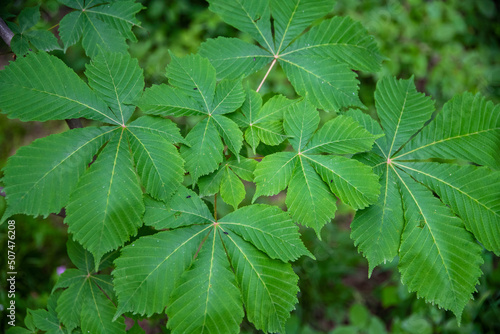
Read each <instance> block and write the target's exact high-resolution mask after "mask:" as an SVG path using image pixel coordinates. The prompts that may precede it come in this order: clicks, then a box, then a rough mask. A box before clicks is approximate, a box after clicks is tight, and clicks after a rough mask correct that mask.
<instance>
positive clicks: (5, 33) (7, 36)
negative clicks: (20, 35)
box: [0, 18, 14, 46]
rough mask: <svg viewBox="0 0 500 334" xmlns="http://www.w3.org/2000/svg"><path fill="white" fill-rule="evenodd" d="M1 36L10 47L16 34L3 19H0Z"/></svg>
mask: <svg viewBox="0 0 500 334" xmlns="http://www.w3.org/2000/svg"><path fill="white" fill-rule="evenodd" d="M0 36H2V39H3V40H4V42H5V43H6V44H7V45H8V46H10V41H11V40H12V37H14V33H13V32H12V30H10V28H9V27H8V26H7V24H6V23H5V21H4V20H2V18H0Z"/></svg>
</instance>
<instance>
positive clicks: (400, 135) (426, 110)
mask: <svg viewBox="0 0 500 334" xmlns="http://www.w3.org/2000/svg"><path fill="white" fill-rule="evenodd" d="M375 106H376V108H377V114H378V116H379V118H380V123H381V124H382V127H383V128H384V131H385V135H386V145H385V147H384V154H385V155H386V156H387V157H388V158H390V157H391V156H392V155H393V153H394V152H395V151H396V150H397V148H398V147H400V146H401V145H403V144H404V143H406V142H407V141H408V139H410V137H411V135H413V134H414V133H415V132H417V130H419V129H420V128H421V127H422V126H423V125H424V123H425V122H426V121H428V120H429V119H430V118H431V115H432V113H433V111H434V102H433V101H432V100H431V98H430V97H428V96H425V95H424V94H422V93H418V92H417V90H416V88H415V84H414V83H413V78H410V79H408V80H396V79H395V78H392V77H385V78H383V79H382V80H380V81H379V82H378V83H377V89H376V90H375Z"/></svg>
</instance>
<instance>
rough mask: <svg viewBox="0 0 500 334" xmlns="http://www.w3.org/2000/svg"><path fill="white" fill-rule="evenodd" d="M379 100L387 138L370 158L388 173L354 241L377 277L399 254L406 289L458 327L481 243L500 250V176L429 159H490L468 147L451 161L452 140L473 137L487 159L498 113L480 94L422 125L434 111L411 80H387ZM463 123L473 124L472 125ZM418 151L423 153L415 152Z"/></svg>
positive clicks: (360, 217)
mask: <svg viewBox="0 0 500 334" xmlns="http://www.w3.org/2000/svg"><path fill="white" fill-rule="evenodd" d="M375 98H376V99H377V108H378V110H377V111H378V113H379V118H380V119H381V122H382V126H383V127H384V132H385V134H386V140H385V141H381V140H380V139H379V140H378V141H377V143H378V144H377V145H378V147H379V149H378V150H377V151H374V152H372V153H370V155H369V156H365V157H364V158H363V161H367V162H368V161H370V162H371V164H372V165H373V166H374V168H375V169H376V170H378V171H379V172H380V174H381V180H382V193H381V195H380V197H379V200H378V202H377V203H376V204H375V205H374V206H371V207H369V208H367V209H364V210H362V211H360V212H358V213H357V215H356V217H355V218H354V220H353V222H352V225H351V228H352V234H351V237H352V238H353V239H354V241H355V244H356V245H358V247H359V250H360V251H362V252H363V254H364V255H365V256H366V257H367V259H368V261H369V264H370V272H371V270H373V268H374V267H375V266H377V265H378V264H380V263H382V262H385V261H391V260H392V259H393V258H394V257H395V256H396V255H399V268H400V272H401V274H402V280H403V283H405V284H407V285H408V287H409V289H410V290H411V291H416V292H417V294H418V295H419V296H422V297H425V299H426V300H427V301H430V302H433V303H436V304H437V305H439V306H441V307H444V308H446V309H449V310H452V311H453V312H454V313H455V314H456V315H457V318H458V319H459V320H460V315H461V313H462V310H463V308H464V306H465V304H466V303H467V301H468V300H469V299H470V297H471V293H472V292H473V291H474V290H475V285H476V284H477V280H478V277H479V276H480V274H481V271H480V269H479V265H480V264H481V263H482V259H481V251H480V247H478V245H477V243H476V242H475V240H474V237H475V238H476V239H477V240H479V241H480V242H481V243H482V244H483V246H484V247H486V248H487V249H489V250H492V251H494V252H497V253H498V251H499V248H498V246H499V240H500V239H499V238H500V237H499V234H498V226H499V225H500V219H499V201H498V199H499V198H500V188H499V187H498V186H496V185H498V172H494V171H492V170H491V169H488V168H487V167H476V166H473V165H462V166H461V165H458V164H451V163H437V162H431V161H429V160H428V159H429V158H434V157H436V158H440V157H443V156H446V157H447V158H448V159H454V158H458V159H466V160H469V161H470V162H475V163H480V162H482V163H485V162H486V161H490V162H492V160H487V159H486V158H484V157H483V155H481V154H478V153H477V148H476V149H474V150H472V148H471V146H468V145H463V146H461V147H460V150H461V153H459V154H457V155H456V156H453V155H451V154H450V153H451V152H454V151H456V148H454V149H453V150H450V149H449V148H450V147H451V143H452V142H454V143H455V144H457V143H458V142H460V140H463V141H464V142H465V143H467V139H463V138H467V137H469V136H470V137H471V141H473V142H474V143H476V144H478V143H480V144H481V146H482V147H483V148H484V152H493V151H495V148H494V146H495V145H497V138H498V136H500V131H499V130H498V120H499V119H500V112H499V111H500V109H499V108H498V107H494V106H493V105H492V104H491V103H486V101H485V100H484V98H482V97H480V96H477V95H476V96H473V95H472V94H464V95H460V96H457V97H455V98H453V99H452V100H451V101H450V102H448V103H447V104H445V106H444V107H443V109H442V110H441V111H440V112H439V113H438V114H437V115H436V118H435V119H434V120H432V121H430V123H428V124H427V125H425V126H424V124H425V123H426V122H427V121H429V120H430V119H431V116H432V113H433V111H434V108H433V104H432V102H431V100H430V99H429V98H428V97H425V96H424V95H423V94H419V93H417V92H416V89H415V86H414V84H413V82H412V80H411V79H410V80H396V79H394V78H385V79H383V80H381V81H380V82H379V83H378V85H377V92H376V94H375ZM467 115H468V116H467ZM473 115H476V116H477V120H476V118H475V117H476V116H473ZM461 117H465V118H466V119H474V121H473V122H467V124H466V121H465V120H464V119H462V118H461ZM495 126H496V128H497V129H495ZM422 127H423V128H422ZM417 132H419V133H418V134H417V135H416V136H414V134H415V133H417ZM381 139H383V138H381ZM447 142H449V143H447ZM401 145H403V146H402V147H401ZM439 145H442V147H443V150H442V151H440V150H439ZM457 145H460V144H457ZM469 145H470V143H469ZM431 146H433V149H428V150H427V151H426V152H427V154H426V155H424V150H425V149H426V148H427V147H431ZM407 147H410V148H411V149H408V148H407ZM457 147H458V146H457ZM420 149H421V150H422V153H421V154H420V155H411V154H413V153H414V152H416V151H418V150H420ZM434 152H436V153H434ZM477 156H481V157H482V158H480V159H476V157H477ZM406 159H411V160H410V161H408V160H406ZM419 159H422V160H420V161H419ZM476 160H477V161H476ZM426 187H427V188H426ZM428 188H430V190H432V191H434V192H435V193H436V194H437V196H438V197H436V196H434V194H433V193H432V191H430V190H429V189H428ZM455 215H456V216H455ZM470 232H472V233H470Z"/></svg>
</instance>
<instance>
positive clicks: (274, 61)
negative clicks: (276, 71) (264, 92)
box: [257, 58, 278, 93]
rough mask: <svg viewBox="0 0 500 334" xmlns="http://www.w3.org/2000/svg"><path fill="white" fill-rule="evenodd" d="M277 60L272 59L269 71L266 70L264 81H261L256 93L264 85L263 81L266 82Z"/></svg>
mask: <svg viewBox="0 0 500 334" xmlns="http://www.w3.org/2000/svg"><path fill="white" fill-rule="evenodd" d="M277 60H278V58H274V60H273V62H272V63H271V66H270V67H269V69H268V70H267V73H266V75H265V76H264V79H262V82H261V83H260V85H259V88H257V93H258V92H259V90H260V89H261V88H262V85H263V84H264V81H266V79H267V76H268V75H269V72H271V70H272V69H273V66H274V64H276V61H277Z"/></svg>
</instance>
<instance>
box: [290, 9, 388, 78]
mask: <svg viewBox="0 0 500 334" xmlns="http://www.w3.org/2000/svg"><path fill="white" fill-rule="evenodd" d="M302 2H304V1H302ZM314 2H318V1H314ZM322 2H323V6H328V2H329V1H322ZM304 3H305V2H304ZM319 6H321V4H320V3H317V4H315V5H314V7H312V6H311V7H312V8H310V9H309V11H315V10H316V8H318V9H320V8H321V7H319ZM331 6H332V5H331V1H330V8H331ZM281 7H283V6H281ZM325 9H327V8H325ZM318 13H319V12H318ZM302 15H303V14H301V15H300V16H302ZM288 55H304V56H305V55H309V56H320V57H321V58H331V59H332V60H336V61H337V62H339V63H346V64H347V65H348V66H349V68H352V69H355V70H360V71H365V72H378V71H379V70H380V64H381V62H382V60H384V59H385V57H383V56H382V55H381V54H380V52H379V50H378V48H377V44H376V42H375V39H374V38H373V37H372V36H370V35H369V34H368V32H367V31H366V29H365V28H364V27H363V26H362V25H361V23H359V22H356V21H354V20H353V19H351V18H350V17H340V16H336V17H333V18H331V19H328V20H324V21H323V22H322V23H321V24H319V25H317V26H314V27H312V28H311V29H310V30H309V31H308V32H306V33H305V34H304V35H302V36H300V37H299V38H298V39H297V41H295V42H294V43H293V44H292V45H290V47H289V48H288V49H286V52H284V53H282V55H281V56H288Z"/></svg>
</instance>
